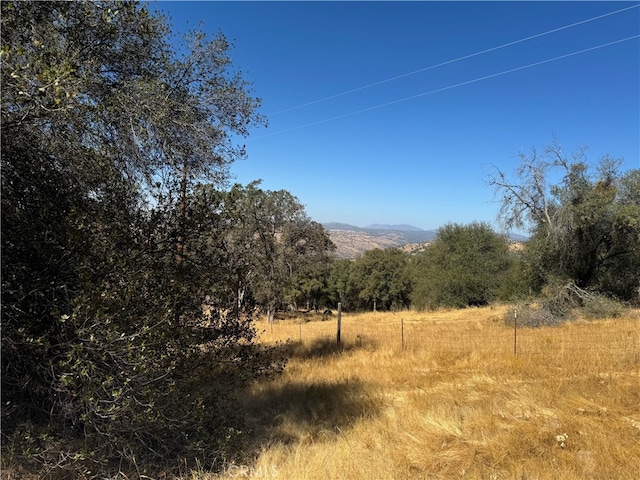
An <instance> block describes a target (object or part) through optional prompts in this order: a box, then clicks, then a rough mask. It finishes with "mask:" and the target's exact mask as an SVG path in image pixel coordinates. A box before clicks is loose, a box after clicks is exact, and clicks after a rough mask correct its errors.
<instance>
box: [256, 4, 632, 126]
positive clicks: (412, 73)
mask: <svg viewBox="0 0 640 480" xmlns="http://www.w3.org/2000/svg"><path fill="white" fill-rule="evenodd" d="M638 7H640V3H639V4H635V5H631V6H630V7H625V8H621V9H620V10H615V11H613V12H609V13H605V14H602V15H598V16H596V17H591V18H588V19H586V20H581V21H579V22H575V23H571V24H569V25H564V26H562V27H558V28H554V29H552V30H547V31H546V32H542V33H538V34H536V35H531V36H528V37H525V38H521V39H519V40H515V41H513V42H508V43H504V44H502V45H498V46H497V47H492V48H488V49H486V50H482V51H479V52H476V53H472V54H469V55H464V56H462V57H458V58H454V59H453V60H447V61H446V62H442V63H438V64H436V65H430V66H428V67H424V68H419V69H418V70H414V71H412V72H408V73H403V74H401V75H396V76H394V77H390V78H387V79H385V80H380V81H378V82H374V83H370V84H368V85H363V86H361V87H357V88H352V89H351V90H346V91H344V92H341V93H336V94H334V95H329V96H327V97H323V98H319V99H317V100H313V101H310V102H306V103H302V104H300V105H296V106H294V107H290V108H285V109H284V110H279V111H277V112H274V113H270V114H268V116H275V115H279V114H281V113H286V112H290V111H293V110H298V109H300V108H304V107H308V106H310V105H315V104H317V103H322V102H326V101H328V100H332V99H334V98H338V97H343V96H345V95H349V94H351V93H355V92H359V91H361V90H366V89H367V88H372V87H376V86H378V85H383V84H385V83H389V82H393V81H394V80H399V79H401V78H405V77H409V76H411V75H415V74H417V73H421V72H426V71H427V70H433V69H435V68H438V67H443V66H445V65H450V64H452V63H456V62H460V61H462V60H467V59H469V58H473V57H477V56H479V55H484V54H486V53H489V52H494V51H496V50H500V49H502V48H506V47H510V46H512V45H517V44H519V43H523V42H527V41H529V40H533V39H535V38H540V37H543V36H545V35H550V34H552V33H555V32H559V31H562V30H566V29H568V28H573V27H577V26H578V25H583V24H585V23H589V22H593V21H595V20H599V19H601V18H605V17H609V16H611V15H616V14H618V13H622V12H625V11H627V10H630V9H632V8H638ZM339 118H340V117H339Z"/></svg>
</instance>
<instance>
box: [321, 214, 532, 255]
mask: <svg viewBox="0 0 640 480" xmlns="http://www.w3.org/2000/svg"><path fill="white" fill-rule="evenodd" d="M322 226H323V227H324V228H325V229H326V230H327V232H329V236H330V237H331V240H332V241H333V243H334V244H335V245H336V251H335V254H336V257H338V258H355V257H358V256H360V255H362V254H363V253H364V252H366V251H367V250H373V249H376V248H392V247H396V248H401V249H402V250H403V251H405V252H407V253H412V254H413V253H418V252H420V251H423V250H424V249H425V248H426V247H427V246H428V244H429V243H431V242H433V241H434V240H435V238H436V235H437V230H422V229H420V228H418V227H414V226H412V225H386V224H379V223H375V224H372V225H368V226H366V227H357V226H355V225H349V224H347V223H338V222H330V223H323V224H322ZM510 239H511V240H512V241H514V242H522V241H526V240H527V238H526V237H524V236H522V235H517V234H513V235H510Z"/></svg>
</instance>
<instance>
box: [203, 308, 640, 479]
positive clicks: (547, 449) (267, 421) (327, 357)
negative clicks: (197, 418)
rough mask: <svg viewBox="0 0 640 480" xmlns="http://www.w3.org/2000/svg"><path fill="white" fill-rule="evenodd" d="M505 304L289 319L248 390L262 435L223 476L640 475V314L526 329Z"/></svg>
mask: <svg viewBox="0 0 640 480" xmlns="http://www.w3.org/2000/svg"><path fill="white" fill-rule="evenodd" d="M505 312H506V307H494V308H489V307H487V308H480V309H467V310H459V311H442V312H433V313H417V312H398V313H395V314H392V313H376V314H373V313H371V314H360V315H343V316H342V343H341V346H340V347H338V346H336V317H335V316H334V317H333V318H332V319H331V320H329V321H326V322H322V321H312V322H302V323H301V322H300V320H282V321H277V322H276V323H275V325H273V326H269V325H267V324H265V323H261V324H260V325H259V327H260V328H261V329H264V333H263V334H262V337H261V341H262V342H265V343H272V342H275V341H279V340H286V339H289V340H290V342H291V345H290V350H291V359H290V360H289V363H288V365H287V367H286V369H285V372H284V373H283V374H282V375H281V376H279V377H278V378H277V379H275V380H272V381H270V382H266V383H259V384H256V385H254V386H253V388H252V390H251V391H250V392H248V393H247V394H246V396H244V398H242V399H241V401H242V402H243V403H244V406H246V407H247V409H248V411H249V412H250V418H249V419H248V421H249V423H250V425H251V427H252V438H253V439H254V440H253V442H254V443H253V444H251V445H247V451H248V452H252V453H250V454H249V457H248V458H246V459H241V460H238V461H237V463H236V464H230V465H228V467H227V468H226V469H225V470H224V471H223V472H222V474H221V475H219V476H211V475H207V474H202V473H194V474H192V476H191V477H190V478H194V479H197V480H210V479H213V478H224V479H232V478H234V479H237V478H280V479H292V480H306V479H308V480H311V479H317V480H327V479H354V480H356V479H367V480H369V479H380V480H383V479H450V478H463V479H465V478H466V479H514V480H515V479H518V480H525V479H563V480H571V479H576V480H577V479H621V480H622V479H629V480H632V479H634V480H635V479H637V478H639V472H640V315H639V312H634V313H632V314H631V315H629V316H627V317H626V318H623V319H605V320H598V321H584V320H583V321H574V322H571V323H567V324H565V325H563V326H560V327H545V328H539V329H524V328H523V329H519V330H518V331H517V332H516V334H517V336H516V339H515V340H516V342H517V343H516V354H514V329H513V326H510V325H506V324H505V322H504V320H503V317H504V314H505Z"/></svg>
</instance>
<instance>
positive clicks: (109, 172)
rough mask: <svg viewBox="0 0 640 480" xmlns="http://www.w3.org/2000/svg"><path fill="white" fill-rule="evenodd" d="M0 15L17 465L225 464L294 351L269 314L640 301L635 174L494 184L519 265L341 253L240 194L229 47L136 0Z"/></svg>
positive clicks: (244, 128)
mask: <svg viewBox="0 0 640 480" xmlns="http://www.w3.org/2000/svg"><path fill="white" fill-rule="evenodd" d="M1 9H2V18H1V22H2V25H1V26H2V29H1V35H2V37H1V40H2V44H1V48H0V59H1V62H2V71H1V75H2V86H3V88H2V92H1V95H2V107H1V108H2V112H1V113H2V124H1V129H2V130H1V135H2V143H1V161H2V170H1V180H2V197H1V202H2V205H1V207H2V219H1V221H2V237H1V247H2V250H1V255H2V291H1V302H2V311H1V322H2V351H1V354H2V366H1V368H2V372H1V373H2V392H1V394H2V431H1V433H0V435H1V436H2V439H1V440H2V445H3V448H2V463H3V468H4V467H5V466H17V467H19V468H20V469H24V470H26V471H35V472H38V473H39V474H56V475H60V476H62V475H64V474H67V473H68V474H73V475H77V476H80V477H86V478H93V477H104V476H105V475H106V474H105V472H107V474H108V475H115V474H116V473H117V472H123V473H125V474H126V473H127V472H136V474H137V475H138V476H142V475H154V474H155V473H157V472H158V470H163V471H165V472H168V471H171V469H172V468H175V467H176V466H180V467H181V468H189V467H192V466H197V465H208V466H211V467H212V468H213V469H215V468H219V467H220V466H221V465H223V463H224V462H225V461H228V460H229V459H231V458H232V457H233V455H234V453H235V452H237V450H238V448H239V445H240V442H241V440H242V438H243V433H242V432H244V431H245V428H244V419H243V415H242V412H241V411H240V410H239V409H238V406H237V402H236V401H235V395H237V393H238V392H239V391H241V389H242V388H243V387H245V386H247V385H248V384H250V382H252V381H254V380H256V379H258V378H264V377H269V376H272V375H276V374H278V373H279V372H280V371H282V368H283V366H284V362H285V360H286V358H285V355H284V350H283V349H282V348H280V347H278V346H276V347H265V346H263V345H260V344H259V343H258V342H256V338H257V334H258V333H257V332H256V330H255V325H254V322H253V319H254V316H255V314H256V312H258V311H260V312H262V313H264V314H265V315H266V316H267V318H268V319H270V320H272V319H273V317H274V314H275V313H276V311H279V310H283V309H286V308H293V309H295V310H298V309H299V308H305V309H307V310H308V309H309V308H312V307H313V306H315V307H335V306H336V304H337V303H338V302H341V303H342V305H343V307H344V308H345V309H349V310H359V309H372V308H377V309H396V308H397V309H399V308H410V307H413V308H421V309H428V308H439V307H463V306H469V305H482V304H485V303H488V302H492V301H494V300H506V299H513V298H517V297H518V296H521V295H525V294H530V293H532V292H533V293H536V292H540V291H542V289H543V288H544V287H545V286H546V285H549V284H553V283H558V282H565V281H572V282H575V283H576V284H577V285H578V286H579V287H580V288H591V289H597V290H599V291H602V292H604V293H607V294H610V295H615V296H617V297H618V298H620V299H623V300H629V301H638V295H639V293H638V287H639V286H640V273H639V272H640V251H639V246H638V245H639V244H640V242H639V232H640V194H639V192H640V173H639V172H638V171H637V170H632V171H628V172H626V173H620V172H619V163H617V162H616V161H614V160H611V159H605V160H603V162H601V163H600V164H599V165H598V167H597V169H596V170H595V171H591V170H590V169H589V166H588V163H587V162H586V161H585V160H584V158H582V157H575V158H573V159H570V160H567V159H565V157H564V156H562V154H561V152H560V151H559V150H558V149H557V148H553V147H552V148H550V149H548V150H545V153H544V155H541V156H537V155H536V154H535V152H534V153H533V155H532V156H530V157H525V158H523V163H522V168H521V170H519V171H518V172H516V175H515V177H514V178H510V177H509V176H508V175H506V174H504V173H503V172H500V171H498V172H497V174H496V176H495V177H494V178H493V179H492V181H491V183H492V185H494V186H495V187H496V188H497V191H498V193H499V195H500V197H501V199H502V202H503V203H502V207H503V208H502V219H503V220H504V222H505V225H507V226H516V227H527V226H528V227H530V229H531V232H532V237H531V240H530V241H529V242H527V246H526V248H525V250H524V251H523V252H521V253H520V252H512V251H510V250H509V245H508V242H507V240H506V239H505V238H504V237H503V236H501V235H498V234H496V233H495V232H494V231H493V230H492V229H491V228H490V227H489V226H488V225H486V224H482V223H472V224H470V225H457V224H450V225H446V226H444V227H442V228H441V229H440V230H439V232H438V237H437V239H436V240H435V242H434V243H433V245H431V247H430V248H428V249H427V250H426V251H425V252H424V253H422V254H419V255H417V256H409V255H407V254H405V253H403V252H401V251H399V250H397V249H389V250H374V251H370V252H366V253H365V254H364V255H363V256H362V257H360V258H358V259H355V260H353V261H350V260H334V259H333V258H332V256H331V252H332V250H333V249H334V247H333V245H332V243H331V241H330V238H329V236H328V234H327V232H326V231H325V230H324V229H323V228H322V226H321V225H320V224H318V223H316V222H314V221H313V220H312V219H310V218H309V217H308V215H307V214H306V213H305V211H304V207H303V206H302V205H301V204H300V202H299V200H298V199H297V198H295V197H294V196H293V195H291V194H290V193H289V192H287V191H285V190H281V191H269V190H264V189H262V188H261V187H260V183H259V182H253V183H251V184H249V185H229V183H228V181H229V175H228V167H229V165H231V164H232V163H233V162H235V161H237V160H239V159H241V158H244V157H245V156H246V152H245V149H244V146H243V145H241V144H239V143H238V139H241V138H242V137H244V136H247V135H248V133H249V129H250V128H251V127H253V126H263V125H266V119H265V118H264V117H263V116H262V115H260V114H259V108H260V104H261V102H260V99H259V98H257V97H256V96H255V94H254V93H253V89H252V85H251V84H250V83H249V82H248V81H247V80H246V79H245V77H244V75H243V73H242V72H241V71H239V70H238V69H237V68H236V67H234V65H233V63H232V60H231V57H230V51H231V48H232V46H231V44H230V43H229V42H228V40H227V39H226V38H225V37H224V35H222V34H217V35H214V36H212V37H211V36H207V35H205V34H203V33H202V32H199V31H193V32H190V33H188V34H187V35H186V36H185V38H184V41H183V43H182V44H181V45H180V46H179V47H177V46H174V45H173V44H172V43H171V41H170V39H171V31H170V28H169V24H168V22H167V20H166V19H165V18H164V17H162V16H161V15H159V14H155V13H151V12H150V11H149V10H148V9H147V8H146V6H145V5H143V4H138V3H135V2H128V1H117V0H110V1H105V2H99V3H95V2H2V4H1ZM553 169H559V170H561V171H562V172H563V175H561V180H560V182H559V183H557V184H556V185H553V184H551V183H550V181H549V178H550V177H549V172H550V171H551V170H553ZM154 472H155V473H154Z"/></svg>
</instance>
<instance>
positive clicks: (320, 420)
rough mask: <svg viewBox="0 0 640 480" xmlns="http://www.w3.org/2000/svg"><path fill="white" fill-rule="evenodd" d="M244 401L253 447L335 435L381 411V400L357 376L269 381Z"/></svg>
mask: <svg viewBox="0 0 640 480" xmlns="http://www.w3.org/2000/svg"><path fill="white" fill-rule="evenodd" d="M243 404H244V407H245V409H246V412H247V414H248V417H247V421H248V422H247V423H248V426H250V427H251V429H252V431H253V438H252V441H251V444H253V448H254V449H256V448H257V449H259V448H260V446H261V445H263V444H264V443H265V442H272V441H277V442H281V443H283V444H292V443H295V442H302V441H308V440H313V441H315V440H321V439H327V438H331V437H335V436H336V435H338V434H339V433H340V432H341V431H343V430H344V429H348V428H350V427H351V426H352V425H353V424H354V423H355V422H357V421H358V420H360V419H362V418H367V417H372V416H376V415H377V414H378V413H379V412H380V410H381V402H380V400H379V399H378V398H375V396H374V395H372V394H371V392H370V389H368V388H367V385H365V384H364V383H363V382H361V381H360V380H359V379H357V378H346V379H341V380H339V381H326V380H318V381H310V382H304V381H292V382H288V383H281V382H279V381H276V382H272V383H267V384H264V385H262V386H261V387H260V388H256V389H254V391H253V392H252V393H251V394H250V395H248V396H245V397H244V399H243Z"/></svg>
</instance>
